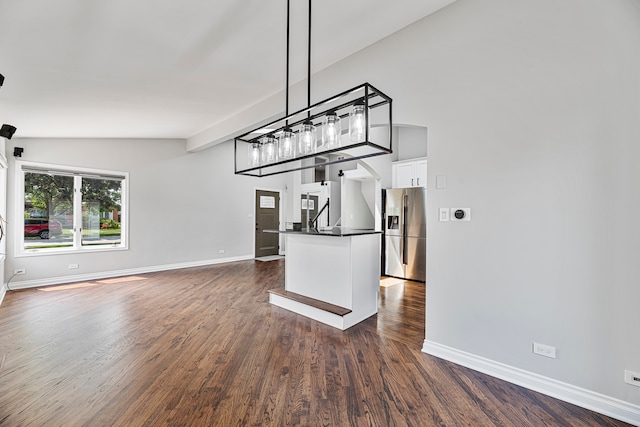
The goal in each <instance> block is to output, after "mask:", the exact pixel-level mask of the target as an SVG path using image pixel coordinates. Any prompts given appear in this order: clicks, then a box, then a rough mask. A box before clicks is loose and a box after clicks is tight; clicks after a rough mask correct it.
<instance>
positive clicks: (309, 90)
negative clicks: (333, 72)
mask: <svg viewBox="0 0 640 427" xmlns="http://www.w3.org/2000/svg"><path fill="white" fill-rule="evenodd" d="M307 52H308V55H307V108H309V107H311V0H309V40H308V44H307ZM307 118H311V111H307Z"/></svg>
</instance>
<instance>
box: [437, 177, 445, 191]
mask: <svg viewBox="0 0 640 427" xmlns="http://www.w3.org/2000/svg"><path fill="white" fill-rule="evenodd" d="M445 188H447V176H446V175H436V189H438V190H444V189H445Z"/></svg>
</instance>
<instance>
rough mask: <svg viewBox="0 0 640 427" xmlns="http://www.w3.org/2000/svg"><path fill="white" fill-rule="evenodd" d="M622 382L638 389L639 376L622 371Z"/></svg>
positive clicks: (635, 373)
mask: <svg viewBox="0 0 640 427" xmlns="http://www.w3.org/2000/svg"><path fill="white" fill-rule="evenodd" d="M624 382H625V383H627V384H631V385H634V386H636V387H640V374H639V373H637V372H632V371H624Z"/></svg>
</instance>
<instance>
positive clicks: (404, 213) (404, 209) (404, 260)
mask: <svg viewBox="0 0 640 427" xmlns="http://www.w3.org/2000/svg"><path fill="white" fill-rule="evenodd" d="M408 205H409V195H408V194H404V195H403V196H402V263H403V264H405V265H406V264H407V209H408Z"/></svg>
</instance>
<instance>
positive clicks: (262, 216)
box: [256, 190, 280, 257]
mask: <svg viewBox="0 0 640 427" xmlns="http://www.w3.org/2000/svg"><path fill="white" fill-rule="evenodd" d="M279 228H280V194H278V193H277V192H275V191H263V190H256V257H261V256H269V255H278V242H279V240H280V238H279V236H280V235H279V234H278V233H265V232H264V230H278V229H279Z"/></svg>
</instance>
